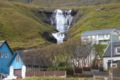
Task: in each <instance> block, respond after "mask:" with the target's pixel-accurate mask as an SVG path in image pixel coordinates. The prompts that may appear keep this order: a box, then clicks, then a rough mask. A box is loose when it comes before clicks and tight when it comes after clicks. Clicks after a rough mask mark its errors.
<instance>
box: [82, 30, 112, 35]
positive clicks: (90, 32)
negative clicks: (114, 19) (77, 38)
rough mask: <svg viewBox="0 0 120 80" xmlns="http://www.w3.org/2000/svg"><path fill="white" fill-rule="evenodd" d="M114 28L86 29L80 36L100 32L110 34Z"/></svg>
mask: <svg viewBox="0 0 120 80" xmlns="http://www.w3.org/2000/svg"><path fill="white" fill-rule="evenodd" d="M113 30H114V29H104V30H94V31H86V32H84V33H82V36H91V35H98V34H99V35H102V34H110V33H111V32H112V31H113Z"/></svg>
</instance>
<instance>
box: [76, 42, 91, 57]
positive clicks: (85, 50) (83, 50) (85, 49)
mask: <svg viewBox="0 0 120 80" xmlns="http://www.w3.org/2000/svg"><path fill="white" fill-rule="evenodd" d="M91 50H92V46H91V45H90V44H88V45H82V46H79V47H78V48H77V49H76V51H75V56H76V57H79V58H86V57H87V56H88V55H89V54H90V53H91Z"/></svg>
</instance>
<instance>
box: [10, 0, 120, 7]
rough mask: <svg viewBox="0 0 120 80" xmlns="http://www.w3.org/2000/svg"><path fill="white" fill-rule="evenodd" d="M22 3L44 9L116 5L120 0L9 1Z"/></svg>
mask: <svg viewBox="0 0 120 80" xmlns="http://www.w3.org/2000/svg"><path fill="white" fill-rule="evenodd" d="M9 1H18V2H23V3H31V4H36V5H40V6H44V7H57V6H80V5H93V4H94V5H98V4H107V3H118V2H120V0H9Z"/></svg>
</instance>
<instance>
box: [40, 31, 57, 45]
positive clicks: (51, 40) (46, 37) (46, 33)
mask: <svg viewBox="0 0 120 80" xmlns="http://www.w3.org/2000/svg"><path fill="white" fill-rule="evenodd" d="M42 36H43V37H44V38H45V39H46V40H48V41H50V42H53V43H56V42H57V41H56V39H55V38H54V37H53V36H52V34H51V33H50V32H44V33H43V34H42Z"/></svg>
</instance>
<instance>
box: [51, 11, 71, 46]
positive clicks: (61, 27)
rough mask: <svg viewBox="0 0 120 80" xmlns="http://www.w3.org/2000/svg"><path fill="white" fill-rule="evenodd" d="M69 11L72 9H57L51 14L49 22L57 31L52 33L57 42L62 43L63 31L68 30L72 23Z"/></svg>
mask: <svg viewBox="0 0 120 80" xmlns="http://www.w3.org/2000/svg"><path fill="white" fill-rule="evenodd" d="M71 11H72V10H69V11H62V10H60V9H57V10H55V11H54V13H53V15H52V18H51V24H52V25H54V26H55V27H56V29H57V31H58V32H56V33H52V35H53V37H54V38H55V39H56V40H57V43H58V44H60V43H63V41H64V38H65V33H66V32H67V31H68V29H69V28H70V25H71V23H72V20H73V17H72V15H71Z"/></svg>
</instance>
